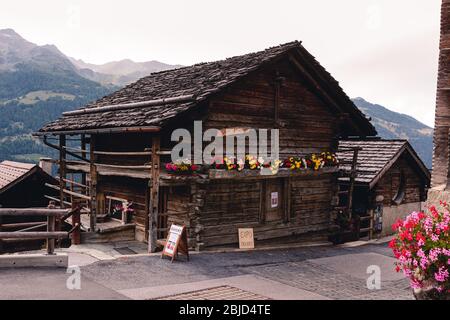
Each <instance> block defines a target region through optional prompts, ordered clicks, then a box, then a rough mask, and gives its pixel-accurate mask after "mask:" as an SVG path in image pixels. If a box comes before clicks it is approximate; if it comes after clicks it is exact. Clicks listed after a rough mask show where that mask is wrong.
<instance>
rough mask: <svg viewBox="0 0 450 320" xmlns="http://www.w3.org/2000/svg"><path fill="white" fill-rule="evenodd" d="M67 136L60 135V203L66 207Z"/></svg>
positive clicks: (62, 206)
mask: <svg viewBox="0 0 450 320" xmlns="http://www.w3.org/2000/svg"><path fill="white" fill-rule="evenodd" d="M65 146H66V136H65V135H60V136H59V189H60V190H59V200H60V202H59V205H60V207H61V208H62V209H64V189H65V188H66V183H65V182H64V180H65V179H66V150H65V149H64V148H65Z"/></svg>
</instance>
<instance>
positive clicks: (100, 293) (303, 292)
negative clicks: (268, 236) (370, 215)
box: [0, 244, 413, 300]
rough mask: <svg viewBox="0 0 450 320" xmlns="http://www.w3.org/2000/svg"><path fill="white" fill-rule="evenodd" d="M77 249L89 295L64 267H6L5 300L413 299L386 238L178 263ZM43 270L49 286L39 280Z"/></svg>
mask: <svg viewBox="0 0 450 320" xmlns="http://www.w3.org/2000/svg"><path fill="white" fill-rule="evenodd" d="M73 254H74V256H73V259H72V261H78V262H80V267H81V272H82V277H83V284H82V286H83V290H82V291H83V293H82V294H81V293H79V294H77V293H75V292H68V291H67V290H66V289H65V288H64V287H65V279H67V274H66V273H65V270H61V269H60V270H45V271H43V270H33V269H21V270H14V269H9V270H2V271H1V272H0V287H2V289H5V290H1V291H0V299H1V298H7V299H8V298H19V297H20V298H22V299H36V298H39V297H44V298H52V297H53V296H54V298H57V299H61V298H64V299H77V298H80V297H84V298H85V299H90V298H95V299H102V298H110V299H111V298H113V299H121V298H131V299H149V298H151V297H150V296H151V295H152V296H155V295H156V296H157V294H158V292H159V293H161V291H163V289H164V290H166V291H167V292H168V294H182V293H186V292H192V291H195V290H199V289H202V290H203V289H208V288H209V287H217V286H223V285H229V286H232V287H238V288H240V289H241V290H245V291H249V292H254V293H255V294H261V295H263V296H266V297H268V298H271V299H322V298H323V299H338V300H342V299H364V300H366V299H367V300H378V299H387V300H397V299H413V296H412V292H411V289H410V288H409V285H408V281H407V280H406V279H405V278H404V277H403V276H402V275H401V274H397V273H395V271H394V266H393V261H394V260H393V258H392V253H391V252H390V249H389V248H387V246H386V245H385V244H366V245H362V246H357V247H351V246H349V247H347V246H345V247H333V246H324V247H308V248H292V249H280V250H262V251H250V252H228V253H210V252H208V253H197V254H192V255H191V260H190V262H185V261H176V262H174V263H170V261H169V260H167V259H161V258H160V256H155V255H153V256H136V257H132V256H128V257H122V258H111V259H109V258H108V259H104V260H98V261H96V260H95V259H94V260H93V259H87V258H84V257H83V255H82V254H81V253H80V252H76V250H75V252H74V253H73ZM69 257H70V256H69ZM94 261H96V262H94ZM369 265H378V266H379V267H380V269H381V289H380V290H369V289H367V283H366V282H367V277H368V276H369V275H368V274H367V267H368V266H369ZM44 275H45V279H46V281H47V286H45V287H43V286H42V282H41V281H40V280H39V279H42V277H44ZM38 280H39V281H38ZM27 288H32V290H29V289H27ZM274 288H277V289H276V290H275V289H274ZM183 290H184V291H183ZM274 290H275V291H277V292H273V291H274ZM278 291H279V292H278Z"/></svg>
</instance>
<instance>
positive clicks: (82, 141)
mask: <svg viewBox="0 0 450 320" xmlns="http://www.w3.org/2000/svg"><path fill="white" fill-rule="evenodd" d="M80 148H81V150H85V151H82V153H81V157H83V158H84V159H87V153H88V152H87V151H86V136H85V135H84V134H82V135H81V136H80ZM81 184H83V185H85V186H86V185H87V178H86V173H85V172H83V173H81ZM85 193H86V194H88V193H89V192H88V190H87V189H86V190H85Z"/></svg>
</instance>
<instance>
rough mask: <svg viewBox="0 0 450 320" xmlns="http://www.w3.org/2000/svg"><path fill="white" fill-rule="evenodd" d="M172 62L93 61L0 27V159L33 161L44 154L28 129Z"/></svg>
mask: <svg viewBox="0 0 450 320" xmlns="http://www.w3.org/2000/svg"><path fill="white" fill-rule="evenodd" d="M173 67H176V66H171V65H167V64H164V63H160V62H157V61H150V62H143V63H135V62H133V61H131V60H123V61H118V62H111V63H106V64H104V65H94V64H88V63H84V62H82V61H81V60H75V59H73V58H69V57H67V56H66V55H64V54H63V53H62V52H61V51H59V50H58V48H57V47H55V46H54V45H43V46H39V45H36V44H34V43H32V42H29V41H27V40H26V39H24V38H23V37H21V36H20V35H19V34H18V33H17V32H15V31H14V30H13V29H3V30H0V160H4V159H11V160H19V161H22V160H23V161H33V162H35V161H36V160H37V159H38V158H39V157H40V156H43V155H50V154H51V152H52V151H51V150H50V149H49V148H48V147H46V146H44V145H43V144H42V143H41V142H40V141H39V140H38V139H36V138H33V137H32V136H31V133H33V132H35V131H36V130H38V129H39V128H40V127H41V126H42V125H43V124H45V123H47V122H48V121H51V120H53V119H56V118H58V117H59V116H60V115H61V113H62V112H64V111H69V110H73V109H76V108H78V107H80V106H82V105H85V104H87V103H89V102H90V101H93V100H96V99H98V98H101V97H102V96H105V95H107V94H109V93H110V92H112V91H114V90H116V89H118V88H119V87H120V86H122V85H124V84H126V83H129V82H132V81H134V80H136V79H138V78H139V77H142V76H145V75H148V74H149V73H151V72H154V71H160V70H166V69H169V68H173Z"/></svg>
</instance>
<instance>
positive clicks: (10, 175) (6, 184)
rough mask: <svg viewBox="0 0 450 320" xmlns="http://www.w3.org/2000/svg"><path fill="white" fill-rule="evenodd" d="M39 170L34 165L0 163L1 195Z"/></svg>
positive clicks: (11, 162)
mask: <svg viewBox="0 0 450 320" xmlns="http://www.w3.org/2000/svg"><path fill="white" fill-rule="evenodd" d="M35 168H37V166H36V165H34V164H29V163H21V162H14V161H3V162H0V193H2V192H4V191H6V190H7V189H9V188H10V187H11V186H13V185H15V184H16V183H18V182H20V181H22V180H23V179H25V178H26V177H28V176H29V175H30V174H32V173H33V172H34V170H35Z"/></svg>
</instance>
